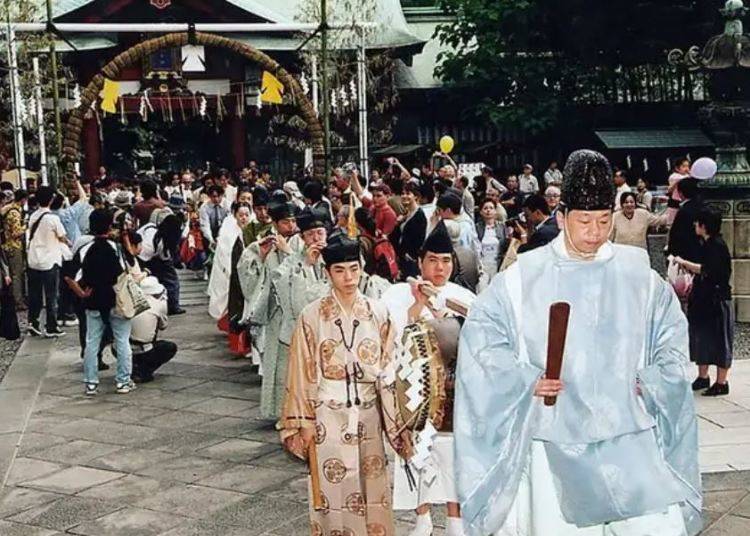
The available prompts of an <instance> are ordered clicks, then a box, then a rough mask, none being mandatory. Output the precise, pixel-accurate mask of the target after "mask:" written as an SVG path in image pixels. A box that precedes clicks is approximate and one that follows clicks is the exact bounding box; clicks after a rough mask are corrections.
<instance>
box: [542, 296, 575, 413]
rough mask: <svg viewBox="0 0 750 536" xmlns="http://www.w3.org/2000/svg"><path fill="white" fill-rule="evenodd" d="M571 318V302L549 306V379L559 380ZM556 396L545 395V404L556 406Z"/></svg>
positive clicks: (547, 375) (547, 376)
mask: <svg viewBox="0 0 750 536" xmlns="http://www.w3.org/2000/svg"><path fill="white" fill-rule="evenodd" d="M569 318H570V304H569V303H566V302H556V303H553V304H552V305H551V306H550V308H549V336H548V338H547V373H546V375H545V378H547V379H548V380H559V379H560V371H561V370H562V360H563V354H564V353H565V337H566V335H567V334H568V319H569ZM555 402H557V397H556V396H545V397H544V405H545V406H554V405H555Z"/></svg>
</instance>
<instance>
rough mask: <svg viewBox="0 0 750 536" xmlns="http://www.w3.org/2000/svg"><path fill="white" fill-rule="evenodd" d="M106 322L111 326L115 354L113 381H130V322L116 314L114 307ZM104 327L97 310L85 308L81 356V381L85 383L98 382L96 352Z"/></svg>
mask: <svg viewBox="0 0 750 536" xmlns="http://www.w3.org/2000/svg"><path fill="white" fill-rule="evenodd" d="M108 322H109V325H110V326H111V328H112V335H113V336H114V339H115V342H114V346H115V353H116V354H117V372H116V373H115V382H117V383H127V382H129V381H130V372H131V370H132V369H133V353H132V351H131V349H130V326H131V322H130V320H127V319H125V318H122V317H121V316H117V315H116V314H115V311H114V309H113V310H112V311H110V313H109V320H108ZM106 327H107V323H106V322H105V319H103V318H102V314H101V313H100V312H99V311H91V310H86V350H85V351H84V356H83V381H84V382H85V383H93V384H98V383H99V369H98V360H97V354H98V353H99V345H100V344H101V340H102V337H103V336H104V330H105V329H106Z"/></svg>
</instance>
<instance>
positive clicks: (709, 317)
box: [675, 209, 734, 396]
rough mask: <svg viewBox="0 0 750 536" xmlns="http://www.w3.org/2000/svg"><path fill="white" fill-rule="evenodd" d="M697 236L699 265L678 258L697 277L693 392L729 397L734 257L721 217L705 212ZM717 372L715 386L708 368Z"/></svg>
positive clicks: (692, 309) (692, 310)
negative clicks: (722, 233)
mask: <svg viewBox="0 0 750 536" xmlns="http://www.w3.org/2000/svg"><path fill="white" fill-rule="evenodd" d="M695 234H696V235H698V237H699V238H700V239H701V246H700V249H699V251H698V253H697V254H698V261H697V262H690V261H687V260H685V259H683V258H682V257H676V259H675V260H676V261H677V263H678V264H680V266H682V267H683V268H685V269H686V270H688V271H689V272H692V273H694V274H696V275H695V279H694V280H693V289H692V291H691V293H690V296H689V298H688V322H689V333H690V359H691V360H692V361H695V363H696V364H697V365H698V378H697V379H696V380H695V381H694V382H693V390H694V391H698V390H701V389H706V391H705V392H704V393H703V396H720V395H728V394H729V382H728V381H727V375H728V374H729V368H730V367H731V366H732V346H733V342H734V309H733V308H732V288H731V287H730V286H729V280H730V278H731V276H732V257H731V255H730V254H729V248H727V245H726V243H725V242H724V239H723V238H722V237H721V216H720V215H718V214H716V213H714V212H711V211H710V210H706V209H704V210H701V211H700V212H699V213H698V215H697V216H696V218H695ZM711 365H715V366H716V368H717V376H716V383H714V384H713V385H711V380H710V378H709V375H708V367H709V366H711Z"/></svg>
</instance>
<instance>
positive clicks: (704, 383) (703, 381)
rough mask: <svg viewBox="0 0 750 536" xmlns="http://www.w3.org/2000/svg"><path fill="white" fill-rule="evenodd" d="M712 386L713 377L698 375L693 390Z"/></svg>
mask: <svg viewBox="0 0 750 536" xmlns="http://www.w3.org/2000/svg"><path fill="white" fill-rule="evenodd" d="M709 387H711V378H701V377H700V376H698V377H697V378H696V379H695V381H694V382H693V391H701V390H703V389H708V388H709Z"/></svg>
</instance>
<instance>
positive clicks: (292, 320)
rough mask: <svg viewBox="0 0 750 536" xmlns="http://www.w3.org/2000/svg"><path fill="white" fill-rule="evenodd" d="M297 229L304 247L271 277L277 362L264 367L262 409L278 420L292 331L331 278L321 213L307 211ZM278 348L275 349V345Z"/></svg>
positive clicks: (273, 343)
mask: <svg viewBox="0 0 750 536" xmlns="http://www.w3.org/2000/svg"><path fill="white" fill-rule="evenodd" d="M297 226H298V227H299V230H300V235H301V236H302V241H303V243H304V247H303V248H302V250H301V251H298V252H296V253H292V254H291V255H289V256H288V257H287V258H286V259H284V261H283V262H282V263H281V265H279V267H278V268H276V269H275V270H274V271H273V273H272V274H271V283H272V285H273V294H274V296H276V298H277V300H278V307H279V313H278V314H279V317H280V318H279V321H280V325H279V330H278V332H277V333H278V336H277V337H275V338H274V339H271V338H270V336H269V337H268V338H267V342H266V350H267V351H268V350H269V349H270V350H271V352H272V353H273V361H271V359H266V362H267V363H268V368H266V367H265V366H264V367H263V385H262V388H261V399H260V410H261V415H262V416H263V417H264V418H267V419H274V420H278V418H279V415H280V413H281V406H282V402H283V399H284V386H285V382H286V368H287V361H288V359H289V345H290V343H291V340H292V332H293V331H294V327H295V325H296V324H297V319H298V318H299V315H300V313H301V312H302V309H304V307H305V306H306V305H308V304H309V303H311V302H313V301H315V300H316V299H317V298H320V297H321V296H324V295H325V294H326V293H328V288H329V287H328V278H327V277H326V272H325V266H324V265H323V257H322V256H321V252H322V251H323V248H324V247H325V246H326V239H327V233H326V228H325V222H324V220H323V219H322V218H321V217H320V216H319V215H318V214H317V212H315V211H313V210H310V209H309V208H305V209H304V210H303V211H302V212H300V213H299V214H298V216H297ZM272 345H273V346H275V349H271V348H270V347H271V346H272Z"/></svg>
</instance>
